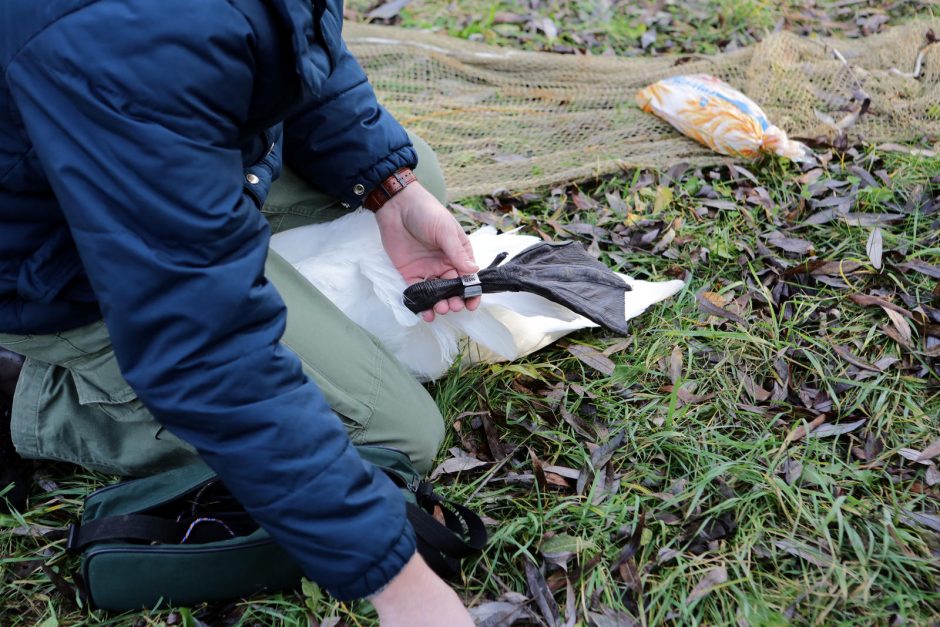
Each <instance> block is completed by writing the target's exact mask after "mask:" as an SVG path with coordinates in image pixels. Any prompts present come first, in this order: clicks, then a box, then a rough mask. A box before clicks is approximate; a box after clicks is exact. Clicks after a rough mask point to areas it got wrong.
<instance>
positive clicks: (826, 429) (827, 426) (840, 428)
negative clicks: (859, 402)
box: [807, 418, 865, 438]
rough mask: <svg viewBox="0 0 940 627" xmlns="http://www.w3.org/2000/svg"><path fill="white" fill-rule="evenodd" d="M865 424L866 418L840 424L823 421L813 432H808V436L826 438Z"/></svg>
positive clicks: (849, 431) (853, 429)
mask: <svg viewBox="0 0 940 627" xmlns="http://www.w3.org/2000/svg"><path fill="white" fill-rule="evenodd" d="M863 424H865V419H864V418H862V419H861V420H856V421H855V422H846V423H839V424H831V423H823V424H821V425H819V426H818V427H816V428H815V429H813V432H812V433H810V434H808V436H807V437H810V438H825V437H829V436H833V435H843V434H845V433H851V432H852V431H855V430H856V429H858V428H859V427H861V426H862V425H863Z"/></svg>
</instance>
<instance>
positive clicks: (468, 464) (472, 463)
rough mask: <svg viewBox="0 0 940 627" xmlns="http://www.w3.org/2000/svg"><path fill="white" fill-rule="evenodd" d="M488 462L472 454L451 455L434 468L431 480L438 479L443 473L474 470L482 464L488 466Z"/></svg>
mask: <svg viewBox="0 0 940 627" xmlns="http://www.w3.org/2000/svg"><path fill="white" fill-rule="evenodd" d="M486 464H487V462H484V461H481V460H479V459H477V458H476V457H471V456H470V455H466V456H458V457H451V458H450V459H446V460H444V461H443V462H441V464H440V465H439V466H438V467H437V468H435V469H434V471H433V472H432V473H431V480H434V479H437V478H438V477H440V476H441V475H447V474H452V473H455V472H464V471H467V470H473V469H474V468H479V467H480V466H486Z"/></svg>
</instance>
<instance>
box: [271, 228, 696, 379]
mask: <svg viewBox="0 0 940 627" xmlns="http://www.w3.org/2000/svg"><path fill="white" fill-rule="evenodd" d="M539 241H541V240H540V239H539V238H537V237H535V236H532V235H522V234H519V233H517V232H509V233H502V234H497V233H496V230H495V229H494V228H493V227H491V226H485V227H483V228H481V229H479V230H477V231H476V232H474V233H472V234H471V235H470V242H471V243H472V245H473V254H474V256H475V258H476V262H477V264H478V265H479V266H480V267H481V268H485V267H486V266H488V265H489V264H490V262H491V261H492V260H493V259H494V258H495V257H496V255H498V254H499V253H501V252H507V253H509V256H508V257H507V259H511V258H512V257H513V256H515V255H516V254H518V253H519V252H521V251H522V250H524V249H526V248H528V247H529V246H531V245H532V244H535V243H537V242H539ZM271 248H273V249H274V250H275V251H276V252H277V253H279V254H280V255H281V256H282V257H284V258H285V259H286V260H287V261H288V262H289V263H290V264H292V265H293V266H294V267H295V268H297V270H299V271H300V273H301V274H303V275H304V276H305V277H306V278H307V280H309V281H310V282H311V283H312V284H313V285H314V286H316V288H317V289H319V290H320V291H321V292H323V294H324V295H325V296H326V297H327V298H329V299H330V300H331V301H332V302H333V303H334V304H336V306H337V307H339V308H340V309H341V310H342V311H343V313H345V314H346V315H347V316H349V317H350V318H351V319H352V320H353V321H354V322H356V324H358V325H359V326H361V327H362V328H364V329H365V330H366V331H368V332H369V333H371V334H372V335H374V336H375V337H377V338H379V340H380V341H381V342H382V343H383V344H385V346H386V347H387V348H388V349H389V350H390V351H391V352H392V353H393V354H394V355H395V356H396V357H397V358H398V360H399V361H401V362H402V363H403V364H404V365H405V367H406V368H408V370H409V371H410V372H411V373H412V374H413V375H415V376H416V377H418V378H419V379H422V380H432V379H437V378H439V377H441V376H443V375H444V373H445V372H447V370H448V368H450V366H451V365H452V364H453V363H454V361H455V360H456V359H457V356H458V355H459V354H460V353H461V352H463V354H464V362H463V363H480V362H487V363H491V362H497V361H504V360H513V359H516V358H518V357H522V356H523V355H527V354H529V353H531V352H534V351H536V350H538V349H540V348H542V347H544V346H546V345H548V344H550V343H552V342H554V341H555V340H557V339H559V338H560V337H562V336H564V335H566V334H568V333H571V332H572V331H576V330H578V329H583V328H586V327H596V326H598V325H596V324H595V323H593V322H591V321H590V320H588V319H587V318H584V317H582V316H580V315H578V314H576V313H574V312H572V311H571V310H569V309H567V308H565V307H562V306H561V305H557V304H555V303H553V302H551V301H549V300H546V299H545V298H542V297H541V296H536V295H534V294H528V293H523V292H505V293H499V294H486V295H484V296H483V300H482V302H481V304H480V307H479V308H478V309H477V310H476V311H475V312H468V311H460V312H456V313H449V314H447V315H445V316H437V317H435V319H434V321H433V322H431V323H427V322H424V321H423V320H422V319H421V318H420V317H419V316H416V315H415V314H413V313H412V312H411V311H409V310H408V309H407V308H406V307H405V305H404V304H403V302H402V292H403V291H404V289H405V287H407V285H406V283H405V280H404V278H403V277H402V276H401V274H399V273H398V271H397V270H396V269H395V267H394V266H393V265H392V262H391V260H390V259H389V258H388V255H387V254H386V253H385V249H384V248H382V242H381V236H380V235H379V229H378V226H377V224H376V222H375V217H374V215H373V214H372V213H370V212H367V211H357V212H354V213H350V214H349V215H346V216H343V217H342V218H339V219H337V220H334V221H332V222H326V223H323V224H313V225H310V226H304V227H300V228H296V229H291V230H289V231H284V232H282V233H278V234H277V235H274V236H273V237H272V238H271ZM620 276H621V277H622V278H623V280H624V281H625V282H627V283H628V284H629V285H630V286H631V288H632V290H631V291H630V292H627V294H626V297H625V303H624V304H625V306H624V318H625V319H626V320H629V319H630V318H634V317H636V316H638V315H640V314H641V313H643V312H644V311H646V308H647V307H649V306H650V305H652V304H654V303H658V302H659V301H661V300H664V299H666V298H669V297H670V296H672V295H673V294H675V293H676V292H678V291H679V290H680V289H682V287H683V285H684V283H683V282H682V281H663V282H659V283H655V282H649V281H637V280H635V279H632V278H631V277H628V276H626V275H623V274H621V275H620Z"/></svg>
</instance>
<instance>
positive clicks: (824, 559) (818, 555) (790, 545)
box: [774, 540, 833, 568]
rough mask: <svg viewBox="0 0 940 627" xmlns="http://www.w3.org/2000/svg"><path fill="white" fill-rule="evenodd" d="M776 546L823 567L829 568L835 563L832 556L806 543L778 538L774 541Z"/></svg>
mask: <svg viewBox="0 0 940 627" xmlns="http://www.w3.org/2000/svg"><path fill="white" fill-rule="evenodd" d="M774 546H775V547H777V548H778V549H781V550H782V551H785V552H787V553H789V554H790V555H796V556H797V557H801V558H803V559H804V560H806V561H807V562H809V563H810V564H815V565H816V566H820V567H822V568H829V567H831V566H832V565H833V561H832V556H830V555H826V554H825V553H823V552H822V551H820V550H818V549H815V548H811V547H808V546H806V545H805V544H798V543H796V542H791V541H789V540H778V541H777V542H774Z"/></svg>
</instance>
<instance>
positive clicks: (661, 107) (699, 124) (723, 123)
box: [636, 74, 811, 161]
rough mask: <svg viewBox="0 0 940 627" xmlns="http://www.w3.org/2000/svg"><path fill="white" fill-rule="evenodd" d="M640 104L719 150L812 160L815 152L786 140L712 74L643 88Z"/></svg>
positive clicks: (677, 78) (753, 106)
mask: <svg viewBox="0 0 940 627" xmlns="http://www.w3.org/2000/svg"><path fill="white" fill-rule="evenodd" d="M636 102H637V104H638V105H639V106H640V108H641V109H643V110H644V111H646V112H647V113H653V114H655V115H656V116H658V117H660V118H662V119H664V120H666V121H667V122H669V123H670V124H672V125H673V126H674V127H675V128H676V129H678V130H679V131H680V132H681V133H682V134H683V135H686V136H688V137H691V138H692V139H694V140H696V141H698V142H701V143H702V144H705V145H706V146H708V147H709V148H711V149H712V150H714V151H715V152H718V153H721V154H723V155H729V156H732V157H745V158H748V159H753V158H755V157H758V156H760V154H761V153H772V154H776V155H780V156H781V157H786V158H787V159H791V160H793V161H807V160H809V158H810V154H811V152H810V149H809V148H807V147H806V146H805V145H803V144H801V143H800V142H797V141H793V140H790V139H788V138H787V134H786V133H785V132H784V131H783V130H781V129H780V128H778V127H776V126H774V125H773V124H771V123H770V122H769V121H768V119H767V115H766V114H765V113H764V112H763V111H762V110H761V108H760V107H758V106H757V104H756V103H754V101H753V100H751V99H750V98H748V97H747V96H745V95H744V94H742V93H741V92H739V91H738V90H736V89H735V88H733V87H732V86H731V85H729V84H727V83H725V82H724V81H722V80H720V79H718V78H715V77H714V76H709V75H707V74H693V75H687V76H673V77H671V78H666V79H663V80H661V81H659V82H658V83H653V84H652V85H650V86H648V87H644V88H643V89H641V90H640V91H639V92H637V94H636Z"/></svg>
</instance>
